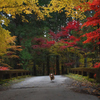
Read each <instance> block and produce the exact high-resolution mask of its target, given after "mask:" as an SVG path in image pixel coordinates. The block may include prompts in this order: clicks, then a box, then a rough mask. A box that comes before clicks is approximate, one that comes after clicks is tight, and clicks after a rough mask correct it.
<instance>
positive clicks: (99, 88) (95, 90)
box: [70, 80, 100, 98]
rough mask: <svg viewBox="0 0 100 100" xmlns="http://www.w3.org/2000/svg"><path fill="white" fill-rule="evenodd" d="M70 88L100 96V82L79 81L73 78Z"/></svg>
mask: <svg viewBox="0 0 100 100" xmlns="http://www.w3.org/2000/svg"><path fill="white" fill-rule="evenodd" d="M70 86H71V87H72V86H73V88H72V90H74V91H75V92H80V93H87V94H91V95H96V96H98V98H100V84H98V85H96V84H95V83H92V82H88V81H85V82H79V81H76V80H74V81H73V82H72V84H70Z"/></svg>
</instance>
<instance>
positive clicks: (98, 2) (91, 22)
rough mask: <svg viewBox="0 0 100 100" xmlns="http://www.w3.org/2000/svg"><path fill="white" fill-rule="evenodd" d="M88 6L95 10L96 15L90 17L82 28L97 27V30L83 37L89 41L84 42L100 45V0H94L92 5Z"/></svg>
mask: <svg viewBox="0 0 100 100" xmlns="http://www.w3.org/2000/svg"><path fill="white" fill-rule="evenodd" d="M88 4H89V6H90V10H94V11H95V14H94V16H92V17H88V18H87V21H86V22H85V23H84V24H83V25H82V27H84V26H86V27H88V26H92V27H94V26H96V27H97V29H96V30H94V31H92V32H89V33H86V34H84V35H83V37H84V36H86V37H87V40H86V41H84V42H83V43H89V42H96V43H97V44H100V41H99V39H100V28H99V25H100V0H93V2H92V3H91V2H89V3H88Z"/></svg>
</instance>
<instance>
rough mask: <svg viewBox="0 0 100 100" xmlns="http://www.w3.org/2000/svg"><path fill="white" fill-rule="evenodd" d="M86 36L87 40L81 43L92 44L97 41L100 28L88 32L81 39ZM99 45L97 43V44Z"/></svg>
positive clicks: (99, 35) (99, 36)
mask: <svg viewBox="0 0 100 100" xmlns="http://www.w3.org/2000/svg"><path fill="white" fill-rule="evenodd" d="M84 36H86V37H87V40H86V41H84V42H83V43H89V42H94V41H97V40H99V38H100V28H99V29H97V30H96V31H93V32H90V33H85V34H84V35H83V37H84ZM97 44H99V41H98V42H97Z"/></svg>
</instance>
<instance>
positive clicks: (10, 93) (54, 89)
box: [0, 75, 99, 100]
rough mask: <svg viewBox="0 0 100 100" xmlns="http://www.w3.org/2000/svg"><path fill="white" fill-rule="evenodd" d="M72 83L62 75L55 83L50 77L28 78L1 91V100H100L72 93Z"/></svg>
mask: <svg viewBox="0 0 100 100" xmlns="http://www.w3.org/2000/svg"><path fill="white" fill-rule="evenodd" d="M72 81H73V80H72V79H70V78H68V77H64V76H61V75H55V80H53V81H51V80H50V78H49V76H36V77H30V78H26V79H25V80H24V81H22V82H19V83H16V84H13V85H12V86H11V88H10V89H8V90H5V91H0V100H99V99H98V98H97V97H96V96H93V95H89V94H83V93H77V92H74V91H72V88H73V87H70V84H71V83H72Z"/></svg>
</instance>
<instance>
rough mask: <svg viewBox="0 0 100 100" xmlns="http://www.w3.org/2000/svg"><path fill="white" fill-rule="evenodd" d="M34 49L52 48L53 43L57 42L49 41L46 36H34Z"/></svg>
mask: <svg viewBox="0 0 100 100" xmlns="http://www.w3.org/2000/svg"><path fill="white" fill-rule="evenodd" d="M32 43H34V44H33V45H32V48H33V49H40V48H50V47H51V46H52V45H53V44H55V41H48V40H47V39H46V38H34V39H33V40H32Z"/></svg>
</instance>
